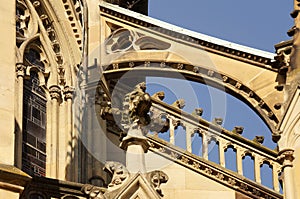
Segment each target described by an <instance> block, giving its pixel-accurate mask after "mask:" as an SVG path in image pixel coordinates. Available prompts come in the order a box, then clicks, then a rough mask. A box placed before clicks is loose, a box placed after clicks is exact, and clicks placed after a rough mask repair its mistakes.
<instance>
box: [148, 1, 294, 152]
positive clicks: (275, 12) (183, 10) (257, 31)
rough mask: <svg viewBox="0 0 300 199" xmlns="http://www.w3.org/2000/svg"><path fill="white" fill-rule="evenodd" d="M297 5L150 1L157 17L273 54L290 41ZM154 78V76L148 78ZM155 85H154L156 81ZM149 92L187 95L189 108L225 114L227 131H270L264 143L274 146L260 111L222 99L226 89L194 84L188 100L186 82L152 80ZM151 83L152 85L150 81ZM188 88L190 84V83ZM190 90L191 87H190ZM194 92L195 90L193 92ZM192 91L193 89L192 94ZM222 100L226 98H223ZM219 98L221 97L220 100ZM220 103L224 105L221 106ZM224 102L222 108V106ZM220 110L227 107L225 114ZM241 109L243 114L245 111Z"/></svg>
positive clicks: (207, 116) (208, 114)
mask: <svg viewBox="0 0 300 199" xmlns="http://www.w3.org/2000/svg"><path fill="white" fill-rule="evenodd" d="M292 9H293V2H292V1H283V0H252V1H241V0H227V1H225V0H219V1H205V2H204V1H199V0H198V1H197V0H193V1H192V0H185V1H180V0H149V15H150V16H151V17H154V18H156V19H160V20H162V21H166V22H168V23H171V24H174V25H178V26H180V27H184V28H187V29H189V30H193V31H196V32H200V33H203V34H207V35H210V36H214V37H217V38H221V39H224V40H227V41H230V42H234V43H238V44H241V45H246V46H250V47H253V48H258V49H261V50H266V51H269V52H274V45H275V44H277V43H279V42H280V41H284V40H289V39H291V38H290V37H288V36H287V34H286V32H287V30H288V29H290V28H291V27H292V26H293V19H292V18H291V17H290V12H291V11H292ZM148 80H149V79H148ZM155 81H156V85H155V86H154V87H153V85H154V84H153V83H154V82H155ZM149 82H152V89H151V90H148V92H150V93H154V92H156V91H159V90H160V89H161V88H163V89H162V90H164V91H165V92H166V99H165V101H167V102H168V103H172V101H174V100H175V99H178V98H185V99H186V100H187V102H188V103H186V104H187V106H186V107H185V109H184V110H185V111H187V112H192V110H193V109H194V108H196V106H199V107H201V108H204V114H203V118H205V119H207V120H208V121H211V120H213V118H214V117H219V116H222V117H224V127H225V128H226V129H228V130H231V129H233V127H234V126H244V127H245V130H244V136H245V137H247V138H249V139H253V138H254V136H255V135H265V137H266V139H265V143H264V145H266V146H268V147H270V148H274V147H275V146H276V144H275V143H273V142H272V141H271V135H270V132H269V130H268V128H267V127H266V126H265V125H264V124H263V123H262V122H257V123H256V124H255V125H253V121H260V119H259V117H258V115H257V114H256V113H254V111H252V110H250V109H249V108H248V107H247V105H245V104H244V103H240V102H239V100H237V99H236V98H234V97H232V96H229V95H226V102H222V103H220V102H219V101H220V100H219V99H220V96H222V92H219V91H218V90H216V89H212V88H209V87H207V86H203V85H199V84H198V85H197V84H195V83H192V89H193V92H194V93H196V95H197V96H196V98H197V99H196V100H197V102H196V103H195V102H194V103H193V102H192V101H193V100H194V101H195V97H193V99H191V97H189V98H187V97H186V96H187V95H188V94H187V91H186V90H187V89H185V88H180V89H178V88H179V86H181V87H184V86H183V84H182V82H181V83H180V82H178V81H174V82H173V85H172V83H171V82H170V81H167V83H164V82H166V81H165V80H162V81H158V80H153V79H152V80H150V81H149ZM149 82H148V83H149ZM187 87H189V86H187ZM189 89H191V88H190V87H189ZM190 91H191V90H190ZM189 93H191V92H189ZM221 98H222V99H223V98H224V96H222V97H221ZM218 100H219V101H218ZM216 106H219V107H217V108H216ZM221 106H222V107H221ZM219 110H221V112H222V111H223V112H224V111H225V114H224V113H221V112H220V111H219ZM241 113H243V114H242V115H241Z"/></svg>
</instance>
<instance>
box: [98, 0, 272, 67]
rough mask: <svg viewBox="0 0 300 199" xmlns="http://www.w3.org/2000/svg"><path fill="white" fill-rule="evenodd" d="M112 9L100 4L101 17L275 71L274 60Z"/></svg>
mask: <svg viewBox="0 0 300 199" xmlns="http://www.w3.org/2000/svg"><path fill="white" fill-rule="evenodd" d="M112 8H113V7H112V6H106V5H105V4H104V3H102V4H100V11H101V15H104V16H106V17H109V18H113V19H117V20H119V21H122V22H123V23H126V24H130V25H134V26H135V27H143V28H149V30H151V31H154V32H159V33H161V34H162V35H165V36H167V37H170V38H173V39H176V41H177V42H188V43H189V44H192V45H196V46H200V47H201V48H203V49H204V50H207V51H209V52H212V53H216V54H220V55H223V56H227V57H230V58H233V59H237V60H240V61H243V62H247V63H251V64H254V65H256V66H259V67H263V68H265V69H268V70H273V71H275V69H273V68H272V67H271V64H272V61H273V60H272V59H270V58H267V57H264V56H260V55H257V54H253V53H250V52H246V51H242V50H239V49H234V48H230V47H227V46H222V45H219V44H216V43H213V42H210V41H206V40H202V39H200V38H196V37H193V36H189V35H185V34H182V33H179V32H176V31H173V30H169V29H166V28H163V27H159V26H157V25H155V24H153V23H150V22H147V21H143V20H141V19H139V18H137V17H134V16H130V15H126V14H124V13H122V12H119V11H118V10H121V9H118V10H117V9H112ZM128 12H129V11H128ZM274 55H275V54H274Z"/></svg>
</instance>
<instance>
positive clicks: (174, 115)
mask: <svg viewBox="0 0 300 199" xmlns="http://www.w3.org/2000/svg"><path fill="white" fill-rule="evenodd" d="M152 107H153V108H152V110H151V111H152V113H151V114H152V115H155V116H156V117H160V118H155V120H156V121H158V120H159V119H160V121H161V122H160V123H162V122H165V124H164V126H166V125H167V126H168V131H166V130H164V131H165V132H168V133H169V140H167V141H168V142H169V143H170V144H171V145H176V141H177V140H176V129H177V128H178V127H179V126H181V127H183V129H184V131H185V142H186V143H185V145H186V148H184V149H185V150H186V152H188V153H191V154H192V153H193V150H192V148H193V147H192V142H193V138H194V136H195V134H198V135H199V137H201V138H202V139H201V141H200V142H199V143H196V144H198V145H200V148H201V149H202V159H204V160H207V161H208V160H209V153H210V150H211V147H209V145H210V143H211V142H215V143H216V145H217V146H218V158H219V161H218V162H217V163H219V165H220V166H221V167H224V168H226V166H227V165H225V162H226V155H225V152H226V151H227V149H228V148H231V149H233V151H234V152H235V154H236V162H234V161H233V162H232V161H230V164H235V168H236V172H237V174H239V175H240V176H243V173H244V172H245V171H244V169H245V168H247V166H246V165H243V164H244V161H243V159H244V158H245V157H246V156H250V157H251V159H252V160H253V165H254V170H253V174H254V181H255V183H257V184H258V185H262V177H261V167H262V166H263V165H268V166H269V167H270V168H271V169H272V181H273V187H269V188H270V189H273V190H274V191H275V192H277V193H279V192H280V185H279V174H280V172H281V169H282V166H281V164H280V163H279V161H278V158H277V157H278V152H276V151H274V150H271V149H269V148H267V147H265V146H263V145H262V144H261V143H260V142H259V141H257V140H248V139H246V138H244V137H243V136H241V135H240V134H239V133H241V132H240V131H239V130H240V129H241V127H236V128H235V130H234V131H228V130H226V129H224V128H223V127H222V126H221V125H220V124H221V123H222V121H217V122H216V121H215V122H208V121H206V120H204V119H202V118H201V116H199V115H195V114H188V113H185V112H183V111H182V110H180V109H178V108H177V107H174V106H171V105H168V104H166V103H164V102H162V101H160V100H159V99H154V98H152ZM217 120H218V119H217ZM219 120H220V119H219ZM154 126H155V125H154ZM163 128H164V129H166V128H165V127H163ZM238 132H239V133H238ZM158 133H162V132H159V131H157V132H154V134H155V136H153V137H157V136H158ZM257 137H259V136H257ZM178 138H179V137H178ZM180 139H181V140H180V141H179V142H182V136H180ZM257 139H260V138H257ZM194 141H195V140H194ZM198 148H199V147H198Z"/></svg>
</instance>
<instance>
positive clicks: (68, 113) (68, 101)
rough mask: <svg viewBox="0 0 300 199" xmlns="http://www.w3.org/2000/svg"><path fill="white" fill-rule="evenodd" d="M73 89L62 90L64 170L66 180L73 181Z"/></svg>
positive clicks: (67, 87)
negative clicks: (64, 136)
mask: <svg viewBox="0 0 300 199" xmlns="http://www.w3.org/2000/svg"><path fill="white" fill-rule="evenodd" d="M73 90H74V89H73V88H71V87H69V86H66V87H65V88H64V90H63V93H64V98H65V117H66V118H65V122H66V140H65V145H66V146H65V148H66V152H67V153H66V157H65V166H66V167H67V169H66V178H67V180H73V181H74V179H73V177H74V175H75V174H74V169H73V167H74V165H72V160H73V155H74V154H73V138H74V137H75V135H73V130H72V124H73V123H72V99H73Z"/></svg>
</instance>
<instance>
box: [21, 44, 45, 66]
mask: <svg viewBox="0 0 300 199" xmlns="http://www.w3.org/2000/svg"><path fill="white" fill-rule="evenodd" d="M25 61H26V62H27V64H29V65H34V66H37V67H38V68H39V69H40V70H41V71H44V70H45V69H44V64H43V62H42V61H41V52H40V50H39V49H38V48H29V49H28V50H27V51H26V52H25Z"/></svg>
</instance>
